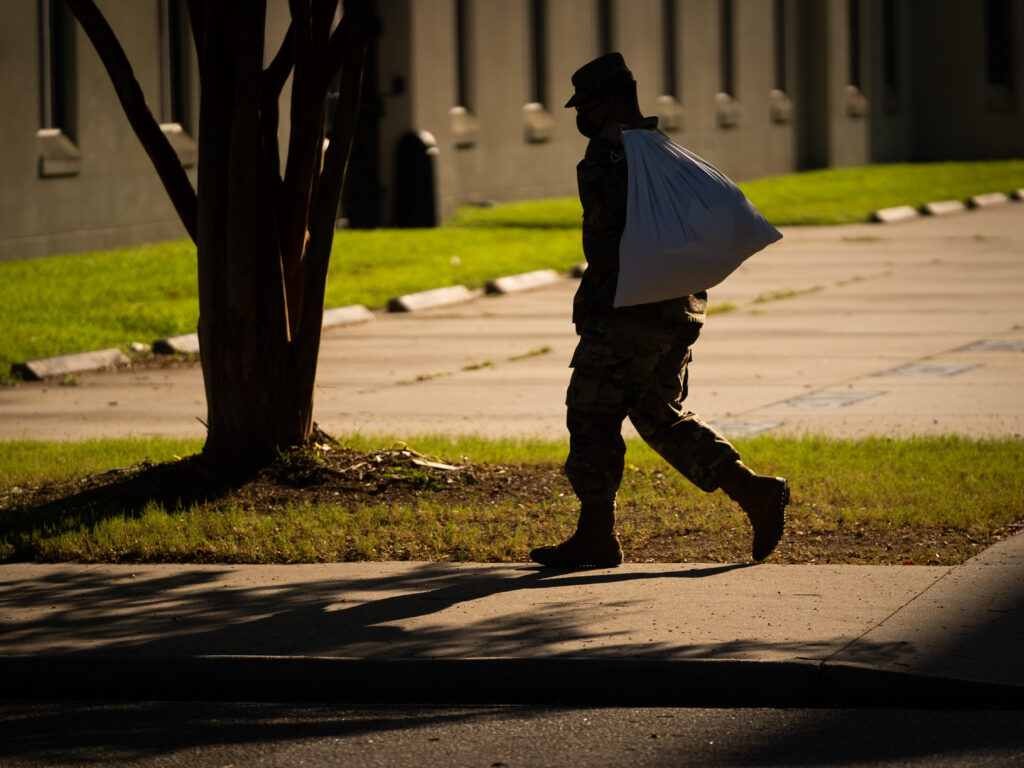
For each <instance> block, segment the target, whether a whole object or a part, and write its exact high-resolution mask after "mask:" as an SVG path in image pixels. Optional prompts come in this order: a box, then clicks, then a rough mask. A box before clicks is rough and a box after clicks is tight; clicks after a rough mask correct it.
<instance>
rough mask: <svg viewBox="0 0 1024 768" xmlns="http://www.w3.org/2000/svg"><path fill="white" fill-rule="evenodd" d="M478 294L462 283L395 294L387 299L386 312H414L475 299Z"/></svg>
mask: <svg viewBox="0 0 1024 768" xmlns="http://www.w3.org/2000/svg"><path fill="white" fill-rule="evenodd" d="M478 295H479V294H478V293H475V292H474V291H471V290H469V288H467V287H466V286H464V285H449V286H447V287H445V288H434V289H433V290H430V291H420V292H419V293H408V294H406V295H404V296H396V297H395V298H393V299H391V300H390V301H388V312H416V311H417V310H421V309H433V308H434V307H444V306H447V305H449V304H459V303H460V302H463V301H469V300H470V299H475V298H476V297H477V296H478Z"/></svg>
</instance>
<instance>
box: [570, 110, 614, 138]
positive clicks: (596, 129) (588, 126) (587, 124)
mask: <svg viewBox="0 0 1024 768" xmlns="http://www.w3.org/2000/svg"><path fill="white" fill-rule="evenodd" d="M593 112H594V110H590V112H578V113H577V114H576V130H578V131H579V132H580V133H582V134H583V135H584V136H586V137H587V138H588V139H592V138H594V137H595V136H597V134H599V133H600V132H601V129H602V128H604V124H605V123H606V122H608V112H607V110H606V111H605V116H604V119H603V120H602V121H601V122H600V123H595V122H594V121H593V120H591V119H590V115H591V114H593Z"/></svg>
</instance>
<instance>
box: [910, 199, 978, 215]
mask: <svg viewBox="0 0 1024 768" xmlns="http://www.w3.org/2000/svg"><path fill="white" fill-rule="evenodd" d="M966 210H967V206H966V205H964V204H963V203H962V202H960V201H959V200H936V201H935V202H933V203H925V204H924V205H922V206H921V211H922V212H923V213H926V214H928V215H929V216H948V215H949V214H951V213H963V212H964V211H966Z"/></svg>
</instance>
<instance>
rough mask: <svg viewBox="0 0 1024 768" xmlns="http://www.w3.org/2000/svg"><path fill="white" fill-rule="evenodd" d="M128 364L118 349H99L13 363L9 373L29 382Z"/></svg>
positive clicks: (128, 361)
mask: <svg viewBox="0 0 1024 768" xmlns="http://www.w3.org/2000/svg"><path fill="white" fill-rule="evenodd" d="M130 362H131V360H130V359H129V358H128V356H127V355H126V354H125V353H124V352H122V351H121V350H120V349H99V350H96V351H94V352H78V353H75V354H70V355H57V356H56V357H41V358H39V359H38V360H28V361H26V362H24V363H14V365H12V366H11V373H12V374H15V375H19V376H21V377H22V378H23V379H26V380H29V381H38V380H41V379H47V378H52V377H54V376H67V375H69V374H73V373H87V372H89V371H102V370H106V369H108V368H114V367H116V366H118V365H127V364H128V363H130Z"/></svg>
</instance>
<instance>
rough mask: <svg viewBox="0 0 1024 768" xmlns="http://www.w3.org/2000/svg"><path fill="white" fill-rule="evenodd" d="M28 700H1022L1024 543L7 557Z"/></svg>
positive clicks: (5, 666)
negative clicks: (923, 558)
mask: <svg viewBox="0 0 1024 768" xmlns="http://www.w3.org/2000/svg"><path fill="white" fill-rule="evenodd" d="M0 627H2V632H0V634H2V637H3V642H2V646H0V680H3V681H4V684H3V691H4V695H5V696H8V697H17V696H28V697H101V698H102V697H127V698H139V697H141V698H172V699H173V698H188V699H191V698H213V699H244V700H248V699H269V700H324V699H328V700H344V701H361V702H372V701H391V702H412V701H428V702H467V701H488V702H495V703H498V702H531V703H552V702H559V703H583V702H586V703H591V704H595V703H603V702H608V703H617V704H638V705H639V704H653V703H658V704H667V705H701V706H710V705H729V706H737V705H787V706H815V705H882V706H896V705H900V706H943V707H979V706H981V707H988V706H1013V707H1020V706H1024V656H1022V655H1021V653H1020V649H1021V648H1022V647H1024V535H1017V536H1014V537H1012V538H1010V539H1007V540H1004V541H1002V542H1000V543H998V544H996V545H995V546H993V547H992V548H990V549H989V550H987V551H985V552H984V553H982V554H981V555H980V556H978V557H976V558H974V559H973V560H970V561H968V562H967V563H965V564H963V565H961V566H957V567H953V568H949V567H922V566H917V567H884V566H829V565H813V566H793V565H770V564H769V565H756V566H745V565H686V564H683V565H636V564H634V565H625V566H622V567H619V568H615V569H607V570H593V571H576V572H565V571H551V570H546V569H540V568H536V567H534V566H532V565H481V564H436V563H335V564H325V565H296V566H177V565H138V566H124V565H99V566H78V565H35V564H32V565H5V566H0Z"/></svg>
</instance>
